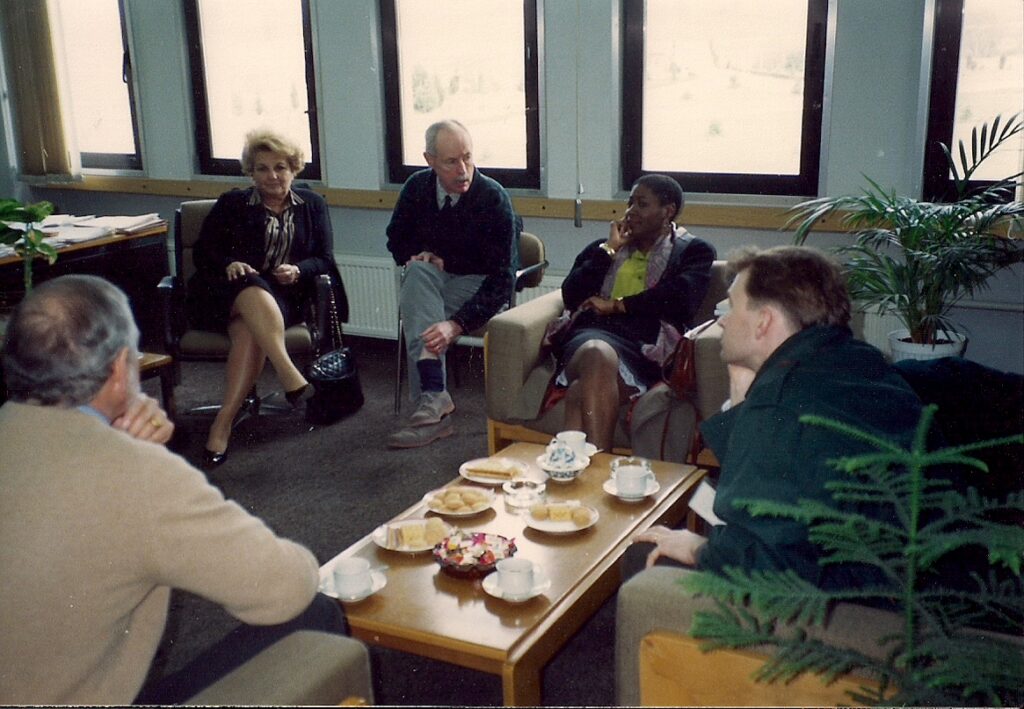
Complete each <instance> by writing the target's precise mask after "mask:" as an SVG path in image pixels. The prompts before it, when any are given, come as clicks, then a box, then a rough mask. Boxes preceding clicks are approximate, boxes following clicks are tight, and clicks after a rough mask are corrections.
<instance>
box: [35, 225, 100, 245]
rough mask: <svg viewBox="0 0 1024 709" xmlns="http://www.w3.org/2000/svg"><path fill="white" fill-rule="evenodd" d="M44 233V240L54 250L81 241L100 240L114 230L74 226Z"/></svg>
mask: <svg viewBox="0 0 1024 709" xmlns="http://www.w3.org/2000/svg"><path fill="white" fill-rule="evenodd" d="M44 231H45V232H46V240H47V241H48V242H50V243H51V244H53V246H54V247H55V248H60V247H61V246H67V245H68V244H77V243H80V242H82V241H92V240H93V239H100V238H102V237H104V236H110V235H111V234H113V233H114V230H113V229H111V228H110V227H99V226H97V227H82V226H76V225H71V226H63V227H59V228H57V229H44Z"/></svg>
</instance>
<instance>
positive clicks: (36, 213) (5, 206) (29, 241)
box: [0, 199, 57, 293]
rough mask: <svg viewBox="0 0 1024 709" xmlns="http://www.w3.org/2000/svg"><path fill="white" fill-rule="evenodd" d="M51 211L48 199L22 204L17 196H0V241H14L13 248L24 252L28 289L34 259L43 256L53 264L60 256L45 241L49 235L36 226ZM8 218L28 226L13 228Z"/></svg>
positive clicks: (11, 243)
mask: <svg viewBox="0 0 1024 709" xmlns="http://www.w3.org/2000/svg"><path fill="white" fill-rule="evenodd" d="M52 213H53V205H52V204H51V203H49V202H36V203H35V204H22V203H21V202H19V201H18V200H16V199H0V244H10V245H13V246H14V252H15V253H16V254H18V255H19V256H21V258H22V261H23V263H24V269H25V270H24V279H23V280H24V283H25V292H26V293H27V292H29V291H30V290H32V260H33V259H35V258H37V257H38V258H44V259H46V260H47V262H49V263H51V264H52V263H53V262H54V261H56V260H57V250H56V249H55V248H53V245H52V244H48V243H46V242H45V241H43V239H44V238H45V237H46V235H45V234H44V233H43V232H41V231H39V230H38V229H36V228H35V225H36V224H37V223H38V222H41V221H43V220H44V219H46V218H47V217H48V216H50V214H52ZM8 222H14V223H18V224H24V225H25V228H24V229H21V228H12V227H11V226H10V225H9V224H8Z"/></svg>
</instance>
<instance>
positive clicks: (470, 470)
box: [459, 457, 530, 485]
mask: <svg viewBox="0 0 1024 709" xmlns="http://www.w3.org/2000/svg"><path fill="white" fill-rule="evenodd" d="M529 472H530V466H529V465H527V464H526V463H521V462H519V461H518V460H513V459H511V458H501V457H497V458H475V459H473V460H467V461H466V462H465V463H463V464H462V465H460V466H459V475H460V476H462V477H463V478H465V479H466V480H469V481H471V482H475V483H480V484H481V485H501V484H503V483H506V482H508V481H509V480H511V479H512V478H519V477H529Z"/></svg>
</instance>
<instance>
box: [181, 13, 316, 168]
mask: <svg viewBox="0 0 1024 709" xmlns="http://www.w3.org/2000/svg"><path fill="white" fill-rule="evenodd" d="M185 19H186V23H187V27H188V33H189V58H190V60H191V64H192V88H193V94H194V105H195V117H196V149H197V152H198V155H199V166H200V170H201V171H202V172H203V173H205V174H211V175H238V174H240V171H241V166H240V163H239V156H240V154H241V152H242V145H243V143H244V140H245V134H246V133H248V132H249V131H250V130H253V129H255V128H269V129H271V130H274V131H277V132H279V133H281V134H283V135H285V136H287V137H289V138H291V139H292V140H294V141H295V142H296V143H297V144H298V145H299V146H301V147H302V148H303V149H304V150H305V151H306V161H307V162H306V169H305V170H304V171H303V172H302V176H303V177H307V178H311V179H319V178H320V141H319V134H318V128H317V119H316V92H315V87H314V82H313V51H312V40H311V33H310V23H309V3H308V0H261V1H260V2H252V1H251V0H185Z"/></svg>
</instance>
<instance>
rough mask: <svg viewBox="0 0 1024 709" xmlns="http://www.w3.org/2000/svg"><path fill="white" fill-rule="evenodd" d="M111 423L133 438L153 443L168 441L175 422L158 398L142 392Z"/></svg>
mask: <svg viewBox="0 0 1024 709" xmlns="http://www.w3.org/2000/svg"><path fill="white" fill-rule="evenodd" d="M110 425H111V426H113V427H114V428H116V429H118V430H119V431H124V432H125V433H127V434H128V435H129V436H131V437H132V438H138V439H139V440H140V441H150V442H152V443H160V444H164V443H167V441H169V440H171V436H172V435H173V434H174V423H173V422H171V419H170V418H168V416H167V413H166V412H165V411H164V410H163V409H161V408H160V404H158V403H157V401H156V399H154V398H153V397H151V396H147V395H146V394H141V393H140V394H137V395H136V396H135V398H134V399H132V400H131V401H130V402H129V403H128V409H127V410H126V411H125V412H124V413H123V414H121V415H120V416H118V417H117V418H116V419H114V420H113V421H112V422H111V424H110Z"/></svg>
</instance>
